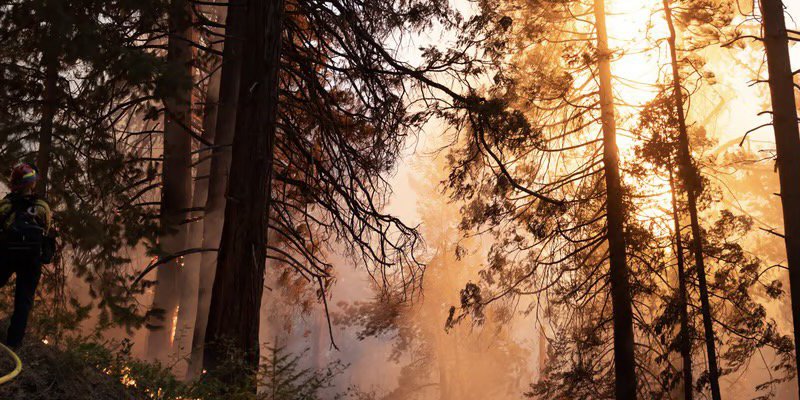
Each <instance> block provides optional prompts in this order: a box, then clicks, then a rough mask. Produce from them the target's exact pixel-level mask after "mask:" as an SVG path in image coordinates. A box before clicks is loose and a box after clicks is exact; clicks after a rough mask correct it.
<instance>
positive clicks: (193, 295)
mask: <svg viewBox="0 0 800 400" xmlns="http://www.w3.org/2000/svg"><path fill="white" fill-rule="evenodd" d="M226 7H227V6H225V5H212V6H209V8H210V9H211V12H213V13H215V14H216V15H217V16H218V18H217V19H218V20H219V21H222V20H224V19H225V16H226V11H227V8H226ZM209 29H211V30H212V31H214V32H216V33H217V34H220V35H222V34H224V31H223V30H222V29H220V28H209ZM212 48H213V49H214V50H216V51H223V43H222V42H221V41H218V42H214V43H213V44H212ZM220 63H221V60H220V59H219V57H216V62H214V63H213V65H211V66H210V67H211V71H210V76H209V77H208V87H207V88H206V98H205V106H204V110H203V139H204V140H205V141H206V142H207V143H215V142H216V138H215V136H216V128H217V113H218V109H219V92H220V76H221V75H222V74H221V72H220V68H219V67H220ZM201 150H202V151H200V152H199V158H200V159H199V161H198V163H197V167H196V168H195V177H194V192H193V194H192V209H193V210H194V211H192V216H191V220H192V222H190V223H189V233H188V236H189V238H188V245H187V247H188V248H189V249H198V248H202V247H203V231H204V230H205V222H206V215H205V212H204V211H197V210H198V209H201V208H205V206H206V202H207V199H208V187H209V179H210V174H211V158H212V151H214V148H213V147H212V148H209V149H201ZM226 170H227V168H226ZM216 247H217V245H216V244H215V245H214V246H213V247H211V248H216ZM203 254H205V252H203V253H192V254H190V255H188V256H186V262H185V263H184V267H183V268H181V270H180V282H181V299H180V308H179V309H178V322H177V332H178V333H179V336H178V337H177V339H176V341H177V344H178V345H177V346H175V349H174V353H176V354H175V355H176V356H178V357H177V358H178V359H179V360H186V363H187V364H188V363H189V362H190V360H188V359H187V358H186V356H187V355H188V354H187V353H186V352H187V351H188V350H190V349H192V343H193V341H192V339H193V336H194V332H193V331H194V327H195V323H196V320H197V308H198V301H199V299H198V297H199V296H198V294H199V290H200V275H201V269H200V268H201V261H202V258H203ZM210 254H211V255H214V256H215V255H216V253H214V252H211V253H210ZM204 328H205V326H204ZM187 364H183V363H182V364H180V365H179V366H186V370H185V371H184V370H180V368H179V370H178V371H175V374H176V376H183V375H184V374H186V377H187V379H190V378H191V377H193V376H194V375H193V374H192V373H191V371H190V370H189V366H188V365H187Z"/></svg>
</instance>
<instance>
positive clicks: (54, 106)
mask: <svg viewBox="0 0 800 400" xmlns="http://www.w3.org/2000/svg"><path fill="white" fill-rule="evenodd" d="M42 59H43V61H44V65H45V72H44V93H43V96H42V101H43V102H42V119H41V124H40V128H39V151H37V153H36V167H37V168H38V169H39V182H38V183H37V193H38V194H39V196H42V197H45V196H46V195H47V186H48V184H49V171H50V158H51V154H52V147H53V121H54V120H55V117H56V113H57V112H58V86H57V85H58V55H57V54H56V49H54V48H53V46H51V45H49V44H47V43H45V44H44V49H43V50H42Z"/></svg>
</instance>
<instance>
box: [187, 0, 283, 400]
mask: <svg viewBox="0 0 800 400" xmlns="http://www.w3.org/2000/svg"><path fill="white" fill-rule="evenodd" d="M246 4H247V7H246V18H245V36H244V37H245V38H246V42H247V43H248V47H249V48H250V50H249V51H247V52H245V53H244V54H243V57H242V68H241V75H240V76H241V81H240V90H239V104H238V107H237V109H238V111H237V117H236V130H235V133H234V139H233V149H232V155H233V159H232V160H231V174H230V176H229V178H228V199H229V201H228V202H227V204H226V206H225V223H224V225H223V228H222V238H221V241H220V246H219V257H218V261H217V273H216V276H215V278H214V287H213V291H212V295H211V307H210V308H209V315H208V328H207V329H206V338H205V348H204V358H203V365H204V367H205V368H206V369H207V370H208V371H209V373H210V374H215V373H216V372H217V371H216V367H217V366H219V365H220V363H221V362H223V360H224V359H225V357H226V356H227V354H226V353H225V350H226V349H225V348H224V347H223V346H222V345H221V344H222V343H229V344H232V345H233V346H234V348H233V349H234V350H237V351H239V352H241V353H242V355H243V357H244V359H245V361H246V363H247V365H249V366H251V367H253V368H256V367H257V366H258V364H259V342H258V328H259V319H260V308H261V307H260V306H261V295H262V292H263V289H264V268H265V261H266V244H267V243H266V242H267V235H266V234H267V221H268V214H269V208H270V207H269V206H270V190H271V186H272V185H271V183H272V180H271V175H272V157H273V145H274V142H275V130H276V125H277V114H278V113H277V111H278V71H279V69H280V48H281V32H282V30H283V1H282V0H248V1H247V3H246ZM218 377H220V378H221V379H223V380H227V379H234V377H230V376H219V375H218ZM253 389H255V387H254V388H253Z"/></svg>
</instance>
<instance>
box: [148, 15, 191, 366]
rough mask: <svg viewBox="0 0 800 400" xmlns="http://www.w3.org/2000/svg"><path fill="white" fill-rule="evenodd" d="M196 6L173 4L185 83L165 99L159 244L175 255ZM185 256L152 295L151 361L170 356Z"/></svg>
mask: <svg viewBox="0 0 800 400" xmlns="http://www.w3.org/2000/svg"><path fill="white" fill-rule="evenodd" d="M190 7H191V5H190V2H189V1H188V0H173V1H172V4H171V5H170V10H169V13H170V14H169V30H170V32H169V41H168V44H167V51H168V53H167V64H168V66H169V68H172V69H174V70H177V71H180V72H181V73H180V75H179V76H180V77H181V80H183V82H179V83H178V84H177V85H176V86H177V90H176V91H175V93H171V94H170V96H169V97H168V98H166V99H165V100H164V105H165V107H166V111H165V114H164V162H163V165H162V186H161V229H162V233H161V236H160V237H159V245H160V247H161V250H162V251H163V253H164V254H175V253H177V252H179V251H181V250H184V249H186V242H187V225H186V223H185V221H186V220H187V217H188V212H187V210H188V209H189V207H190V206H191V195H192V165H191V164H192V154H191V153H192V140H191V139H192V137H191V135H190V133H189V132H188V131H187V130H188V129H190V127H191V100H190V98H191V90H192V85H191V76H192V75H191V73H192V51H191V47H190V44H189V40H190V39H191V37H192V35H191V32H192V24H191V21H192V20H191V12H192V11H191V8H190ZM182 263H183V260H182V258H178V259H175V260H173V261H170V262H168V263H166V264H164V265H162V266H160V267H159V268H158V272H157V274H156V281H157V284H156V286H155V293H154V294H153V307H152V308H153V309H154V310H162V311H163V313H164V314H163V320H160V321H151V322H150V323H149V324H150V325H151V327H153V328H155V329H152V330H151V331H150V336H149V338H148V342H147V357H148V359H150V360H157V359H162V358H163V357H164V356H166V355H168V354H169V351H170V348H171V345H172V335H173V332H174V321H173V319H174V318H175V317H176V315H175V313H176V311H177V307H178V298H179V293H180V289H179V286H178V269H179V268H180V267H181V264H182Z"/></svg>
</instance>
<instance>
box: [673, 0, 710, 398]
mask: <svg viewBox="0 0 800 400" xmlns="http://www.w3.org/2000/svg"><path fill="white" fill-rule="evenodd" d="M663 3H664V13H665V14H666V20H667V26H668V27H669V32H670V36H669V38H668V42H669V49H670V57H671V65H672V85H673V87H672V89H673V94H672V96H673V97H672V98H673V101H674V102H675V111H676V113H677V117H678V165H679V166H680V168H679V169H680V171H681V175H682V177H683V182H684V183H685V184H686V197H687V200H688V203H689V204H688V207H689V219H690V224H691V227H692V250H693V251H694V261H695V267H696V268H697V278H698V281H699V282H698V284H699V286H700V308H701V311H702V314H703V328H704V330H705V342H706V353H707V356H708V357H707V358H708V380H709V383H710V384H711V398H712V399H713V400H720V399H721V398H722V394H721V392H720V388H719V367H718V366H717V346H716V340H715V338H714V322H713V320H712V319H711V304H710V302H709V299H708V284H707V283H706V267H705V260H704V258H703V254H704V253H703V236H702V235H703V232H702V231H701V229H700V219H699V217H698V211H697V196H698V195H699V194H700V182H699V181H698V176H697V174H696V173H695V169H694V166H693V163H692V155H691V150H690V148H689V134H688V132H687V128H686V114H685V112H684V110H683V86H682V85H681V75H680V68H679V65H678V55H677V50H676V46H675V41H676V37H677V35H676V34H675V24H674V23H673V19H672V9H671V8H670V6H669V0H664V1H663Z"/></svg>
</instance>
